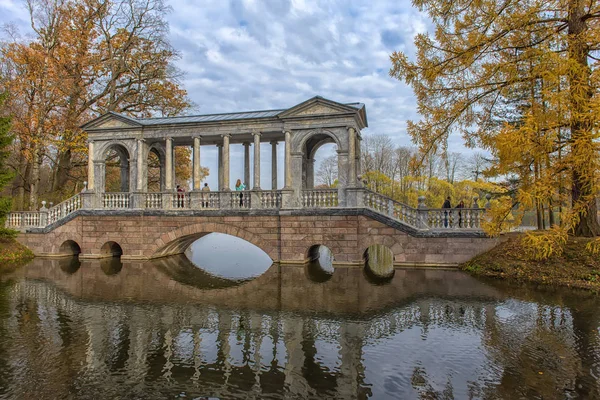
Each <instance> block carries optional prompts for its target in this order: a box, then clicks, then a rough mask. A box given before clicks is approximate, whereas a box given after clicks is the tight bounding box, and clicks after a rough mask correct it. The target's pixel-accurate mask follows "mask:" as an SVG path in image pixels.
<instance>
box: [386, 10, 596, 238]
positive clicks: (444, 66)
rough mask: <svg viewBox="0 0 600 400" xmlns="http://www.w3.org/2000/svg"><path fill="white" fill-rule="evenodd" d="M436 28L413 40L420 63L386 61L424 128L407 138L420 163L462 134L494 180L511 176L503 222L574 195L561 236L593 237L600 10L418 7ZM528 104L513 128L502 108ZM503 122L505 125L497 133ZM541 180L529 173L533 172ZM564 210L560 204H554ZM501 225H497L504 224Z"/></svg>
mask: <svg viewBox="0 0 600 400" xmlns="http://www.w3.org/2000/svg"><path fill="white" fill-rule="evenodd" d="M414 4H415V6H417V7H418V8H419V9H420V10H421V11H424V12H426V13H427V14H428V15H429V16H430V17H431V19H432V20H433V23H434V25H435V33H434V34H433V35H429V34H420V35H417V37H416V39H415V44H416V48H417V54H416V59H415V60H414V61H411V60H410V59H409V57H408V56H407V55H406V54H403V53H400V52H394V53H393V54H392V55H391V61H392V64H393V66H392V68H391V70H390V74H391V75H392V76H393V77H396V78H398V79H401V80H404V81H405V82H406V83H408V84H410V85H411V86H412V87H413V89H414V91H415V94H416V96H417V102H418V109H419V112H420V113H421V115H422V120H421V121H418V122H410V123H409V125H408V132H409V134H410V135H411V136H412V138H413V140H414V141H415V143H416V144H417V145H418V146H419V149H420V151H421V152H422V153H423V154H427V153H429V152H431V151H434V152H435V151H437V150H438V149H443V148H444V146H445V143H447V140H448V137H449V135H451V134H452V133H454V132H457V133H460V134H461V135H462V136H463V138H464V140H465V143H466V145H467V146H471V147H475V146H480V147H482V148H484V149H486V150H488V151H489V152H490V153H491V154H492V157H491V158H492V161H493V164H492V165H491V166H490V169H491V171H495V173H497V174H498V175H499V176H502V175H508V174H510V173H514V172H515V171H514V169H515V168H521V170H520V171H519V172H518V173H517V174H518V175H519V177H520V178H522V179H521V181H520V182H519V186H518V189H517V190H516V192H515V196H514V198H512V199H510V200H508V201H504V202H503V204H504V207H500V208H499V209H498V212H499V213H505V215H507V214H508V213H509V212H510V211H511V209H512V207H513V206H514V205H516V204H521V205H523V206H524V207H532V206H534V205H535V203H536V201H537V200H538V199H544V198H545V199H548V198H553V197H555V196H559V195H560V193H561V191H560V190H559V189H560V187H559V183H558V181H559V178H560V177H561V176H564V178H565V182H563V184H565V185H566V184H569V185H570V193H569V195H570V196H569V199H568V200H569V201H568V203H570V204H571V206H570V207H569V208H567V207H565V209H564V212H563V215H562V221H563V227H562V228H561V229H555V232H557V234H558V235H559V236H560V235H565V234H566V233H567V232H571V233H573V234H575V235H578V236H597V235H599V234H600V225H599V224H598V221H597V216H596V214H597V210H596V202H595V197H596V195H597V188H598V181H597V178H598V172H599V171H598V169H599V165H598V142H597V138H598V121H600V118H599V117H600V102H599V101H598V98H599V97H598V96H599V94H598V85H599V83H600V74H599V72H598V66H599V61H598V51H599V50H600V4H599V3H598V2H594V1H584V0H569V1H565V0H548V1H517V0H498V1H491V0H490V1H478V2H472V1H470V0H456V1H453V2H446V1H442V0H430V1H425V0H414ZM515 93H516V94H520V95H521V96H522V97H525V96H528V106H527V107H526V108H521V109H520V110H519V113H520V115H519V118H516V119H513V118H509V117H506V115H504V117H503V110H504V108H503V107H504V106H505V104H506V102H505V101H503V100H506V99H510V98H511V97H512V96H514V95H515ZM498 120H500V122H501V123H498ZM536 164H538V167H540V168H543V170H544V173H543V174H537V177H535V176H536V173H535V171H534V168H535V165H536ZM560 200H561V201H563V202H564V203H567V202H566V201H564V200H565V199H560ZM501 220H502V218H499V219H498V221H501Z"/></svg>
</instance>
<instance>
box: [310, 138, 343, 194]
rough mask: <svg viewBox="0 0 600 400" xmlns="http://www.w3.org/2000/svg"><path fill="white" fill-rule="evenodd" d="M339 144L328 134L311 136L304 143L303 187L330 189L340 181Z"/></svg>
mask: <svg viewBox="0 0 600 400" xmlns="http://www.w3.org/2000/svg"><path fill="white" fill-rule="evenodd" d="M337 150H338V146H337V144H336V142H335V140H334V139H333V137H331V136H330V135H328V134H324V133H319V134H315V135H313V136H311V137H310V138H309V139H308V140H307V141H306V143H305V144H304V149H303V154H304V156H303V159H302V188H303V189H330V188H335V187H337V183H338V165H339V161H338V156H337Z"/></svg>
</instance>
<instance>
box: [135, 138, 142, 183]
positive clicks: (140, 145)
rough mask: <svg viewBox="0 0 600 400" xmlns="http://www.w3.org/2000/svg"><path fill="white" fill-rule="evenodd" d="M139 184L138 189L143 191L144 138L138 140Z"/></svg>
mask: <svg viewBox="0 0 600 400" xmlns="http://www.w3.org/2000/svg"><path fill="white" fill-rule="evenodd" d="M136 178H137V185H136V187H135V188H136V190H137V191H138V192H141V191H142V190H143V189H144V140H143V139H138V140H137V177H136Z"/></svg>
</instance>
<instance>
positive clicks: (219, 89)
mask: <svg viewBox="0 0 600 400" xmlns="http://www.w3.org/2000/svg"><path fill="white" fill-rule="evenodd" d="M170 3H171V6H172V8H173V12H172V13H171V14H169V15H168V16H167V19H168V21H169V24H170V28H171V34H170V35H171V42H172V44H173V45H174V47H175V48H176V49H177V50H178V51H179V52H180V53H181V56H182V58H181V60H180V61H178V66H179V67H180V68H181V69H182V70H184V71H185V72H186V75H185V77H184V78H183V80H182V82H183V84H184V86H185V88H186V89H187V90H188V92H189V96H190V97H191V99H192V100H193V101H194V103H195V104H197V105H198V110H197V111H198V112H200V113H216V112H235V111H245V110H263V109H270V108H287V107H291V106H293V105H295V104H297V103H299V102H301V101H304V100H306V99H308V98H310V97H312V96H315V95H321V96H323V97H326V98H330V99H331V100H334V101H339V102H363V103H365V104H366V106H367V113H368V119H369V124H370V127H369V128H367V130H366V131H365V133H370V132H377V133H384V134H387V135H389V136H391V137H392V138H393V140H394V141H395V142H396V143H398V144H403V145H408V144H409V143H410V139H409V138H408V136H407V135H406V120H408V119H417V118H418V115H417V112H416V101H415V99H414V96H413V94H412V90H411V89H410V88H409V87H407V86H406V85H404V84H403V83H402V82H399V81H397V80H395V79H392V78H390V77H389V75H388V71H389V68H390V66H391V65H390V61H389V54H390V53H391V52H392V51H394V50H402V51H407V52H408V53H409V54H411V53H412V52H413V51H414V50H413V45H412V42H413V37H414V35H415V34H416V33H420V32H424V31H426V30H427V29H430V23H429V21H428V20H427V19H426V18H425V17H424V16H423V15H421V14H420V13H419V12H418V11H417V10H416V9H414V8H413V7H412V6H411V4H410V2H409V1H408V0H401V1H398V0H389V1H372V0H356V1H352V2H348V1H346V0H333V1H328V0H243V1H241V0H230V1H224V0H223V1H209V0H203V1H190V0H171V1H170ZM20 4H21V3H19V2H18V0H0V23H5V22H14V23H16V24H17V25H19V26H20V27H21V29H22V30H23V32H26V31H27V24H28V20H27V15H26V12H25V10H24V8H23V7H22V6H21V5H20ZM452 144H453V145H455V144H456V141H453V142H452ZM207 150H208V149H207ZM214 157H215V156H214V154H213V152H212V151H207V152H206V157H205V158H204V159H205V160H207V162H208V163H212V162H213V161H214V160H213V158H214ZM281 158H282V157H280V159H281ZM267 173H270V171H268V172H267ZM212 175H213V176H214V175H216V174H212ZM282 175H283V173H281V174H280V176H282ZM262 179H263V181H264V182H267V181H269V177H268V176H267V175H265V176H263V178H262ZM212 186H216V185H215V184H212Z"/></svg>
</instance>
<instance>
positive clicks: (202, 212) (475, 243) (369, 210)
mask: <svg viewBox="0 0 600 400" xmlns="http://www.w3.org/2000/svg"><path fill="white" fill-rule="evenodd" d="M365 127H367V114H366V109H365V106H364V104H361V103H350V104H342V103H338V102H334V101H330V100H327V99H324V98H322V97H314V98H312V99H309V100H307V101H305V102H302V103H300V104H298V105H296V106H294V107H292V108H289V109H279V110H267V111H253V112H238V113H230V114H213V115H198V116H185V117H170V118H141V119H135V118H130V117H127V116H124V115H121V114H116V113H107V114H105V115H102V116H100V117H98V118H96V119H94V120H93V121H90V122H88V123H87V124H85V125H84V126H83V129H84V130H85V131H86V132H87V133H88V146H89V149H88V150H89V160H88V182H86V183H85V188H84V190H83V191H82V192H81V193H78V194H76V195H75V196H73V197H72V198H70V199H68V200H66V201H64V202H62V203H60V204H57V205H50V207H47V204H46V203H45V202H42V207H41V209H39V210H37V211H26V212H13V213H11V214H9V216H8V218H7V223H6V226H7V227H9V228H12V229H17V230H19V231H20V232H21V233H20V235H19V240H20V241H21V242H22V243H23V244H25V245H27V246H28V247H29V248H30V249H32V250H33V252H34V253H35V254H36V255H37V256H62V255H67V254H79V255H80V257H81V258H103V257H108V256H114V255H119V256H121V257H122V258H123V259H132V260H135V259H152V258H159V257H164V256H169V255H174V254H181V253H183V252H184V251H185V249H186V248H187V247H188V246H189V245H190V244H191V243H192V242H194V241H195V240H197V239H198V238H200V237H202V236H203V235H206V234H208V233H213V232H220V233H225V234H229V235H233V236H236V237H239V238H242V239H244V240H247V241H248V242H250V243H253V244H255V245H256V246H258V247H260V248H261V249H262V250H264V251H265V252H266V253H267V254H268V255H269V256H270V257H271V259H272V260H273V261H275V262H282V263H301V262H304V261H305V260H306V259H307V256H308V254H309V250H310V249H311V248H313V247H314V246H315V245H323V246H327V247H328V248H329V249H330V250H331V252H332V254H333V256H334V259H335V261H336V262H340V263H360V262H362V260H363V255H364V253H365V250H366V249H367V248H368V247H369V246H371V245H374V244H379V245H384V246H386V247H387V248H388V249H390V251H391V252H392V253H393V255H394V261H395V263H396V264H398V265H456V264H458V263H461V262H464V261H467V260H468V259H470V258H472V257H473V256H475V255H477V254H479V253H481V252H483V251H485V250H487V249H489V248H491V247H493V246H494V245H495V244H496V243H497V240H496V239H492V238H488V237H486V236H485V234H484V233H483V231H482V230H481V223H482V220H483V218H484V212H485V209H483V208H479V207H477V203H476V202H473V204H474V205H475V206H476V207H474V208H465V209H461V210H460V211H459V210H442V209H436V208H429V207H427V205H426V204H425V202H424V198H420V199H419V205H418V207H417V208H413V207H410V206H408V205H406V204H403V203H400V202H397V201H395V200H393V199H390V198H387V197H386V196H383V195H382V194H380V193H376V192H374V191H371V190H369V189H368V188H366V187H364V185H363V183H362V182H361V166H360V162H359V161H360V156H361V146H360V143H361V140H362V137H361V130H362V129H364V128H365ZM265 142H266V143H268V144H270V146H271V150H272V151H271V182H270V183H269V185H264V184H263V183H262V182H261V160H260V159H261V143H265ZM279 142H283V143H284V146H285V151H284V163H283V165H284V171H283V177H284V179H283V186H282V187H279V185H278V173H279V171H278V162H277V156H278V152H277V146H278V143H279ZM327 143H333V144H334V145H335V146H336V147H337V163H338V165H337V167H338V168H337V169H338V185H337V187H336V188H333V189H318V188H315V187H314V161H315V153H316V151H317V150H318V149H319V148H320V147H321V146H322V145H324V144H327ZM240 144H241V145H242V146H243V147H244V160H243V162H244V182H245V184H246V187H247V188H248V189H247V190H245V191H243V192H238V191H232V190H231V189H232V188H231V182H230V175H231V171H230V164H231V157H230V147H231V146H232V145H240ZM177 146H187V147H191V148H192V158H191V160H177V163H180V162H191V167H192V168H191V169H192V171H193V177H192V184H191V190H190V191H188V192H183V193H181V192H177V191H176V190H175V178H176V176H175V165H176V160H175V158H176V157H175V152H174V150H175V148H176V147H177ZM206 146H216V147H217V149H218V190H217V191H210V192H208V191H202V190H201V149H202V147H206ZM250 147H252V150H253V156H252V157H251V154H250ZM151 156H152V157H155V159H158V160H159V164H160V188H159V189H158V190H157V191H150V190H149V184H148V181H149V180H148V175H149V174H148V169H149V167H148V165H149V163H148V160H149V158H150V157H151ZM115 158H118V160H119V161H118V165H119V168H120V191H119V192H116V193H115V192H107V191H106V186H107V185H106V168H107V160H108V159H115ZM251 161H252V168H251ZM251 170H252V178H253V179H252V180H251V179H250V172H251ZM267 186H268V189H267Z"/></svg>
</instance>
